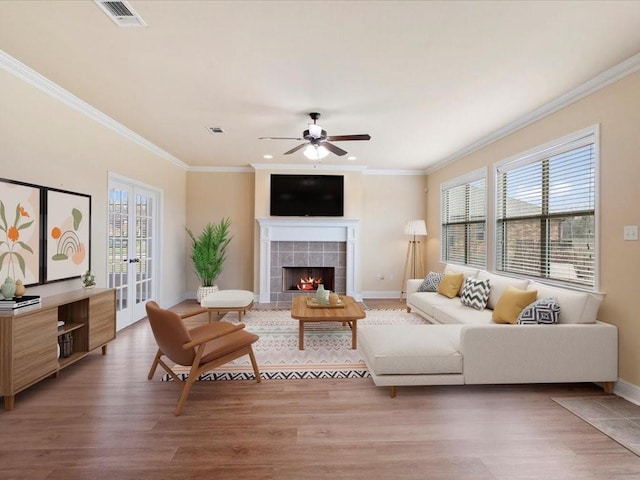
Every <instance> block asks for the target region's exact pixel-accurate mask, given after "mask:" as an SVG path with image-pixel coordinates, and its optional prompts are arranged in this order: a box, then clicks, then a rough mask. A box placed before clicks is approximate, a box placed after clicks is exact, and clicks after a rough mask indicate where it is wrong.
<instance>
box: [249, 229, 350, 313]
mask: <svg viewBox="0 0 640 480" xmlns="http://www.w3.org/2000/svg"><path fill="white" fill-rule="evenodd" d="M257 221H258V223H259V226H260V266H259V267H260V273H259V275H260V277H259V278H260V291H259V302H260V303H271V302H278V301H292V300H293V297H294V295H298V294H301V293H308V291H309V290H306V289H309V286H304V287H301V288H298V284H299V283H301V282H300V279H301V278H304V277H305V276H307V277H309V276H310V277H321V278H322V280H323V284H324V285H325V288H326V289H330V290H334V291H336V292H338V293H342V294H347V295H350V296H353V297H355V298H356V299H358V300H360V295H359V294H358V293H357V292H356V291H355V285H356V273H355V272H356V268H355V266H356V258H357V255H358V228H357V227H358V223H359V221H358V220H353V219H332V218H308V219H307V218H299V217H295V218H273V217H272V218H259V219H257ZM292 267H296V268H297V269H300V270H298V273H294V274H292V273H290V272H288V270H289V269H291V268H292ZM290 274H292V275H293V279H292V278H291V277H289V275H290ZM295 277H299V278H295ZM327 280H330V281H331V283H330V284H329V285H328V284H327ZM311 281H312V282H313V281H314V279H313V278H312V280H311ZM317 283H319V282H316V284H317ZM313 288H315V287H313Z"/></svg>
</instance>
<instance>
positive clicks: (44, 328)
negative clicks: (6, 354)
mask: <svg viewBox="0 0 640 480" xmlns="http://www.w3.org/2000/svg"><path fill="white" fill-rule="evenodd" d="M57 320H58V316H57V310H56V309H50V310H45V311H42V312H35V313H32V314H29V315H26V316H24V317H20V318H16V319H15V320H14V331H13V335H14V336H13V388H12V390H13V391H19V390H21V389H23V388H24V387H27V386H29V385H31V384H32V383H34V382H35V381H37V380H38V379H40V378H42V377H44V376H46V375H49V374H52V373H54V372H55V371H56V370H57V369H58V360H57V356H58V353H57V347H56V345H57Z"/></svg>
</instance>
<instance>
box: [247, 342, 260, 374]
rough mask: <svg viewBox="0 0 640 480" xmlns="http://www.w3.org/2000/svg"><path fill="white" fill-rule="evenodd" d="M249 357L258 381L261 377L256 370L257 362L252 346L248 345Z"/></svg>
mask: <svg viewBox="0 0 640 480" xmlns="http://www.w3.org/2000/svg"><path fill="white" fill-rule="evenodd" d="M249 358H250V359H251V366H252V367H253V373H254V375H255V376H256V383H260V382H261V381H262V379H261V378H260V370H258V362H256V357H255V355H254V354H253V348H252V347H249Z"/></svg>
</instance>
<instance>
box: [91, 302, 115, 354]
mask: <svg viewBox="0 0 640 480" xmlns="http://www.w3.org/2000/svg"><path fill="white" fill-rule="evenodd" d="M115 298H116V297H115V290H111V291H108V292H105V293H104V294H102V295H97V296H94V297H91V298H90V300H89V350H93V349H94V348H97V347H99V346H101V345H104V344H105V343H107V342H109V341H110V340H113V339H114V338H115V337H116V318H115V315H116V314H115Z"/></svg>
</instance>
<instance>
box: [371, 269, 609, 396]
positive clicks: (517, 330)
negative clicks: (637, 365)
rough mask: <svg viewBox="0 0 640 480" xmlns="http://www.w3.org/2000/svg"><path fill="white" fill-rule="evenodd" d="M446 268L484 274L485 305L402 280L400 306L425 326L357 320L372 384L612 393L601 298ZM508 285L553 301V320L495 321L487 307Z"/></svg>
mask: <svg viewBox="0 0 640 480" xmlns="http://www.w3.org/2000/svg"><path fill="white" fill-rule="evenodd" d="M445 273H463V275H464V277H465V278H477V279H480V280H486V279H489V282H490V286H491V289H490V294H489V299H488V302H487V305H486V308H485V309H484V310H475V309H474V308H471V307H468V306H465V305H463V304H462V303H461V301H460V297H459V296H456V297H454V298H447V297H446V296H443V295H441V294H439V293H437V292H418V291H417V290H418V287H419V286H420V284H421V283H422V279H415V280H409V281H408V284H407V311H408V312H415V313H418V314H420V315H422V316H423V317H424V318H425V319H427V320H428V321H429V322H431V324H427V325H400V326H399V325H395V326H392V325H384V326H362V327H360V328H359V329H358V337H359V341H358V348H359V349H360V351H361V353H362V355H363V357H364V359H365V362H366V364H367V367H368V369H369V372H370V373H371V376H372V379H373V381H374V383H375V384H376V385H377V386H388V387H391V395H392V396H395V394H396V387H397V386H402V385H456V384H458V385H462V384H516V383H568V382H596V383H602V384H603V388H604V389H605V391H608V392H611V391H612V390H613V384H614V382H615V381H617V378H618V331H617V328H616V327H615V326H613V325H610V324H607V323H603V322H599V321H597V320H596V315H597V312H598V307H599V304H600V300H601V299H600V298H599V297H598V296H597V295H594V294H590V293H587V292H580V291H574V290H570V289H565V288H560V287H553V286H549V285H545V284H541V283H537V282H529V281H528V280H525V279H519V278H511V277H506V276H501V275H495V274H492V273H490V272H486V271H478V270H473V269H469V268H464V267H458V266H453V265H447V266H446V267H445ZM508 286H513V287H515V288H517V289H519V290H536V291H537V298H538V299H541V298H546V297H554V298H555V299H557V303H558V304H559V306H560V315H559V319H558V323H557V324H555V325H538V324H535V325H511V324H507V325H505V324H498V323H495V322H494V321H493V320H492V316H493V309H494V308H495V306H496V304H497V302H498V300H499V299H500V297H501V296H502V295H503V293H504V292H505V290H506V289H507V287H508Z"/></svg>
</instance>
